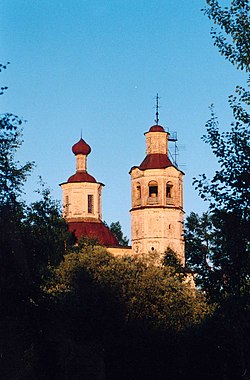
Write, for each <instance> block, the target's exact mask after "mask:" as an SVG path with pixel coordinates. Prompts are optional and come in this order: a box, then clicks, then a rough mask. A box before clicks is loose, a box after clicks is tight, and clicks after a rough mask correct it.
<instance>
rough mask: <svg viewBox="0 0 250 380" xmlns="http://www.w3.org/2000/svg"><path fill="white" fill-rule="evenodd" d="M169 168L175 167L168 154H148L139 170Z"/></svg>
mask: <svg viewBox="0 0 250 380" xmlns="http://www.w3.org/2000/svg"><path fill="white" fill-rule="evenodd" d="M169 166H173V164H172V162H171V161H170V159H169V158H168V156H167V155H166V154H163V153H153V154H148V155H147V156H146V157H145V158H144V160H143V161H142V163H141V165H140V166H139V169H141V170H146V169H164V168H167V167H169Z"/></svg>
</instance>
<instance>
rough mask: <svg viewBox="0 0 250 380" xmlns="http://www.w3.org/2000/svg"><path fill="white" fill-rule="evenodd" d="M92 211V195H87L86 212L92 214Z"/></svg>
mask: <svg viewBox="0 0 250 380" xmlns="http://www.w3.org/2000/svg"><path fill="white" fill-rule="evenodd" d="M93 212H94V197H93V195H88V213H89V214H93Z"/></svg>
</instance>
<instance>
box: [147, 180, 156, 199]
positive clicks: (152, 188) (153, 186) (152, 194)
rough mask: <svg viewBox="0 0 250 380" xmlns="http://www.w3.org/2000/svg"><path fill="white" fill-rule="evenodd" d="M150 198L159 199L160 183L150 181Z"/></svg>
mask: <svg viewBox="0 0 250 380" xmlns="http://www.w3.org/2000/svg"><path fill="white" fill-rule="evenodd" d="M148 196H149V197H150V198H155V197H158V183H157V182H156V181H150V182H149V184H148Z"/></svg>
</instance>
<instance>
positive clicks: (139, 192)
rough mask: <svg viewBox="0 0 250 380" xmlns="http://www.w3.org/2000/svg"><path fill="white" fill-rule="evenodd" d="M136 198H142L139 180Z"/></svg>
mask: <svg viewBox="0 0 250 380" xmlns="http://www.w3.org/2000/svg"><path fill="white" fill-rule="evenodd" d="M136 199H137V200H138V199H141V185H140V183H139V182H138V183H137V184H136Z"/></svg>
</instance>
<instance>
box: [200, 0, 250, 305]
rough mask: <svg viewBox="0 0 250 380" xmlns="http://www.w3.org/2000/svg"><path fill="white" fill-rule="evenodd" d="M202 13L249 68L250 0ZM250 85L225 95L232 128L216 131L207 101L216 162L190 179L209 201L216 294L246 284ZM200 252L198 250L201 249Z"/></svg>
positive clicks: (224, 46) (227, 50)
mask: <svg viewBox="0 0 250 380" xmlns="http://www.w3.org/2000/svg"><path fill="white" fill-rule="evenodd" d="M207 4H208V7H207V9H205V11H204V12H205V14H207V15H208V17H209V18H210V19H212V20H213V21H214V23H215V24H217V25H218V26H219V27H220V29H221V31H219V32H218V31H217V30H216V29H212V31H211V33H212V37H213V38H214V41H215V45H216V46H217V47H218V48H219V52H220V53H221V54H222V55H223V56H225V57H226V59H228V60H229V61H230V62H231V63H233V64H234V65H236V67H237V68H240V69H241V70H244V71H246V72H248V71H249V68H250V66H249V63H250V61H249V56H250V34H249V29H250V28H249V26H250V12H249V11H250V8H249V5H248V1H244V0H243V1H240V0H232V2H231V7H230V8H229V9H228V8H227V7H226V8H222V7H221V6H220V5H219V3H218V1H207ZM249 105H250V96H249V91H246V90H244V88H242V87H238V86H237V88H236V93H235V95H231V96H230V97H229V106H230V108H231V109H232V114H233V118H234V121H233V122H232V123H231V126H230V130H229V131H227V132H220V130H219V123H218V120H217V117H216V115H215V112H214V108H213V107H211V119H210V120H209V121H208V122H207V124H206V129H207V134H206V135H205V136H203V140H204V141H205V143H207V144H209V145H210V147H211V149H212V152H213V153H214V155H215V156H216V158H217V160H218V163H219V166H220V168H219V169H218V170H217V171H216V173H215V175H214V177H213V178H212V179H211V180H209V179H208V178H207V177H206V175H205V174H203V175H201V176H200V178H199V179H194V184H195V186H196V189H198V191H199V194H200V196H201V197H202V198H203V199H204V200H207V201H209V210H210V214H211V215H210V217H211V222H212V225H213V229H215V230H216V233H215V234H214V237H213V247H211V248H210V249H209V259H210V263H211V266H210V270H209V271H208V272H207V271H204V273H206V274H207V275H208V276H209V277H210V279H211V278H212V277H213V281H212V282H213V284H214V281H215V280H216V283H217V284H216V286H215V288H214V289H216V292H215V293H214V296H215V294H216V297H219V298H224V297H227V296H229V295H237V296H239V295H240V294H241V292H242V291H243V292H244V291H245V290H246V287H247V285H248V273H249V241H250V235H249V231H250V228H249V206H250V197H249V190H250V177H249V169H250V166H249V153H250V147H249V143H250V141H249V125H250V114H249ZM201 256H202V253H201Z"/></svg>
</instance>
